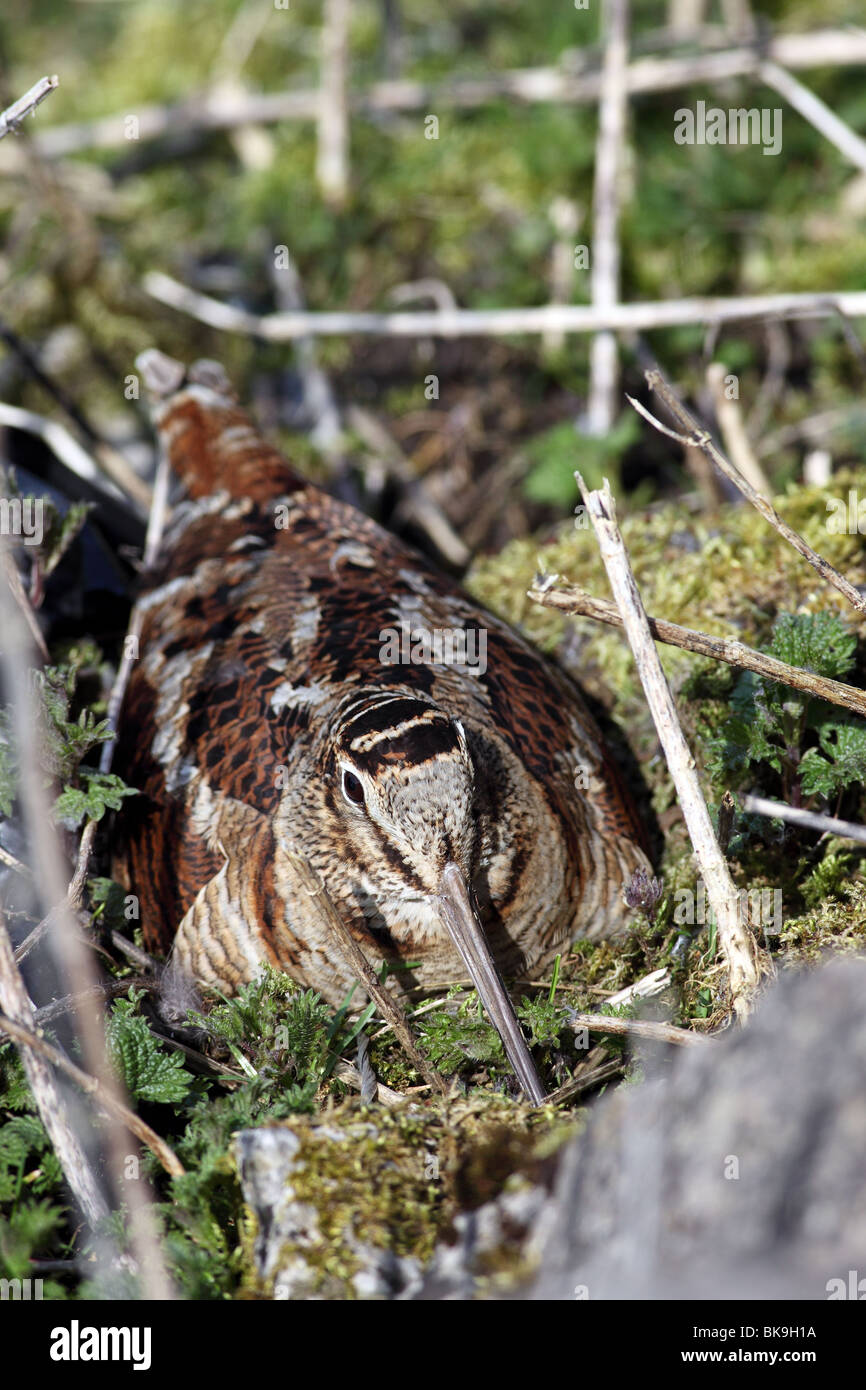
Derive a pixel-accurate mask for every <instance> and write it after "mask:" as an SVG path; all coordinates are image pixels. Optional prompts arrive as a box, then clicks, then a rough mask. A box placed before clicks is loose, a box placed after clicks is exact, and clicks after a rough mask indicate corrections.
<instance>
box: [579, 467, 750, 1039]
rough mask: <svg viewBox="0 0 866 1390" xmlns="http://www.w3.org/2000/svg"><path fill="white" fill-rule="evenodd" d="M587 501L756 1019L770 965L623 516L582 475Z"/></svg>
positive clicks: (724, 946) (731, 974)
mask: <svg viewBox="0 0 866 1390" xmlns="http://www.w3.org/2000/svg"><path fill="white" fill-rule="evenodd" d="M575 477H576V479H577V483H578V487H579V488H580V492H581V496H582V497H583V500H584V503H585V504H586V508H587V511H588V512H589V516H590V519H591V521H592V523H593V526H594V527H595V533H596V536H597V538H598V544H599V549H600V551H601V557H602V560H603V562H604V567H605V570H606V571H607V576H608V579H609V581H610V586H611V588H612V590H613V594H614V598H615V599H616V603H617V606H618V608H619V610H620V613H621V614H622V618H623V626H624V627H625V632H626V636H627V637H628V640H629V644H630V646H631V649H632V651H633V653H634V658H635V664H636V666H637V669H638V675H639V676H640V680H641V684H642V685H643V688H644V693H645V695H646V698H647V703H648V705H649V708H650V713H651V714H652V717H653V722H654V723H655V726H656V729H657V731H658V735H659V740H660V742H661V745H662V748H663V750H664V753H665V757H666V759H667V763H668V768H669V770H670V774H671V777H672V779H673V783H674V787H675V788H676V793H677V798H678V800H679V803H680V805H681V807H682V809H683V815H684V817H685V821H686V826H687V828H688V831H689V835H690V838H691V841H692V845H693V847H694V851H695V857H696V859H697V861H698V867H699V869H700V872H701V876H702V877H703V880H704V882H705V884H706V887H707V896H708V897H709V900H710V904H711V906H712V907H713V909H714V911H715V914H716V921H717V923H718V937H719V945H720V948H721V950H722V953H723V955H724V957H725V961H726V964H727V967H728V978H729V984H730V992H731V1001H732V1004H733V1008H734V1011H735V1013H736V1014H737V1016H738V1017H739V1018H741V1019H742V1018H745V1017H746V1016H747V1015H748V1014H749V1012H750V1011H751V1000H752V996H753V995H754V993H755V991H756V990H757V988H758V986H759V984H760V979H761V974H762V959H761V955H760V953H759V951H758V947H757V944H756V942H755V939H754V937H753V936H752V934H751V932H750V931H748V930H747V928H746V927H745V925H744V924H743V922H742V921H741V919H740V913H739V902H738V898H737V890H736V888H735V886H734V883H733V880H732V878H731V875H730V871H729V869H728V866H727V863H726V861H725V858H724V855H723V854H722V853H721V850H720V849H719V845H718V842H717V840H716V837H715V832H714V831H713V826H712V822H711V821H710V816H709V812H708V810H707V805H706V802H705V801H704V798H703V794H702V792H701V788H700V783H699V782H698V777H697V773H696V772H695V763H694V758H693V757H692V754H691V751H690V749H689V747H688V744H687V743H686V740H685V738H684V736H683V732H682V729H681V728H680V724H679V720H678V718H677V712H676V705H675V704H674V699H673V696H672V694H671V691H670V687H669V686H668V683H667V681H666V679H665V675H664V672H663V670H662V667H661V662H660V661H659V656H658V652H657V651H656V648H655V645H654V642H653V636H652V633H651V631H650V627H649V623H648V622H647V616H646V612H645V611H644V607H643V603H642V601H641V597H640V593H639V591H638V587H637V584H636V582H635V578H634V574H633V573H632V570H631V565H630V564H629V559H628V554H627V552H626V549H625V545H624V544H623V540H622V537H621V535H620V533H619V528H618V526H617V524H616V511H615V508H614V502H613V497H612V496H611V492H610V487H609V485H608V484H607V482H606V481H605V485H604V488H603V489H601V490H599V491H595V492H590V491H589V490H588V489H587V488H586V486H585V484H584V482H583V479H582V478H581V476H580V474H579V473H576V474H575Z"/></svg>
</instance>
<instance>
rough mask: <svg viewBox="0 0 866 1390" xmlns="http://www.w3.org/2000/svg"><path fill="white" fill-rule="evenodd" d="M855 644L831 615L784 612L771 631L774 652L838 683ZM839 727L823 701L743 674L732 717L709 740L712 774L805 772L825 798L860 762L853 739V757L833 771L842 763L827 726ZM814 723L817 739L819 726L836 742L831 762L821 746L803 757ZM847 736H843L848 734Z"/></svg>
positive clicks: (811, 788)
mask: <svg viewBox="0 0 866 1390" xmlns="http://www.w3.org/2000/svg"><path fill="white" fill-rule="evenodd" d="M856 647H857V638H856V635H855V633H853V632H852V631H851V630H850V628H849V627H848V625H847V623H846V622H845V621H844V620H843V619H842V618H840V617H838V616H837V615H836V614H834V613H806V614H795V613H782V614H781V615H780V616H779V618H778V620H777V622H776V625H775V627H774V629H773V636H772V641H771V643H770V646H769V653H770V655H772V656H775V657H777V658H778V659H779V660H780V661H785V662H787V663H788V664H789V665H791V666H797V667H799V668H800V669H801V670H805V671H811V672H812V673H814V674H816V675H820V676H827V677H830V678H831V679H834V680H838V679H840V678H842V677H844V676H846V675H847V674H848V673H849V671H850V670H851V667H852V666H853V665H854V658H855V652H856ZM841 725H845V726H846V727H849V726H848V725H847V723H846V721H845V720H843V719H839V718H838V717H837V712H836V710H835V707H834V706H832V705H828V704H827V703H826V701H824V700H816V699H814V698H813V697H812V696H810V695H808V694H806V693H805V692H803V691H799V690H792V689H791V688H790V686H786V685H782V684H780V683H779V682H777V681H770V680H767V679H765V677H763V676H758V675H756V674H755V673H754V672H753V671H745V672H744V673H743V674H742V676H740V677H739V679H738V680H737V683H736V685H735V686H734V690H733V693H732V695H731V698H730V709H729V713H728V715H727V717H726V718H725V720H724V721H723V722H722V724H721V725H720V726H719V728H718V729H717V730H716V731H715V732H714V733H712V734H711V735H710V736H709V738H708V740H707V749H708V766H709V769H710V772H711V775H712V776H713V777H715V778H718V777H720V776H721V775H722V774H725V773H732V772H733V773H738V772H739V773H743V772H744V771H745V770H746V769H747V768H748V767H749V766H750V765H751V764H757V763H764V764H766V765H768V766H769V767H771V768H773V769H774V771H776V772H777V773H785V774H786V775H787V776H788V777H793V776H798V777H801V776H802V777H803V778H804V780H803V782H802V786H803V790H804V791H805V792H806V794H807V795H813V794H816V793H818V792H819V791H822V793H823V794H825V795H826V794H828V793H827V792H825V791H824V788H825V787H831V788H832V789H836V788H838V787H841V786H847V784H848V782H850V781H853V780H854V777H855V775H856V774H855V773H854V772H853V771H852V772H851V775H850V776H849V775H848V773H847V771H846V769H847V768H848V767H849V766H850V768H851V769H853V768H854V767H855V766H857V765H858V764H857V761H856V747H855V744H854V743H852V744H850V745H849V744H847V743H845V745H844V748H845V749H849V751H850V757H845V758H843V761H842V762H841V763H840V765H839V767H838V769H837V770H836V771H835V772H834V771H833V769H832V768H831V763H836V761H837V756H836V753H837V750H836V746H835V744H836V739H835V735H833V734H829V730H831V729H838V728H839V727H840V726H841ZM850 727H853V726H850ZM810 728H812V729H816V730H818V731H819V736H820V731H821V730H822V729H827V730H828V736H829V737H830V740H831V741H830V745H828V746H827V747H826V748H825V752H827V753H828V754H829V755H830V758H829V761H828V759H827V758H824V757H822V756H821V754H820V753H819V752H818V750H817V749H810V750H809V751H808V752H806V753H804V754H803V756H802V758H801V757H800V749H801V747H802V744H803V740H804V735H805V733H806V731H807V729H810ZM848 737H849V736H848V735H847V734H846V735H845V736H844V739H848ZM855 743H856V740H855ZM839 751H840V752H841V751H843V750H842V749H841V748H840V750H839ZM840 778H844V780H840Z"/></svg>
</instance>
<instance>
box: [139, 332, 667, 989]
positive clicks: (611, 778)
mask: <svg viewBox="0 0 866 1390" xmlns="http://www.w3.org/2000/svg"><path fill="white" fill-rule="evenodd" d="M147 359H148V360H147V361H146V362H145V364H144V372H145V376H146V377H147V378H149V380H150V384H151V386H152V387H155V388H156V395H157V397H158V399H157V403H156V405H155V417H156V420H157V424H158V428H159V432H160V436H161V439H162V442H163V445H164V447H165V448H166V450H167V451H168V454H169V457H170V461H171V464H172V467H173V469H174V472H175V473H176V474H177V475H178V476H179V477H180V478H181V480H182V481H183V482H184V484H185V486H186V490H187V494H188V501H186V502H184V503H182V504H181V505H180V506H179V507H178V508H176V509H175V513H174V515H173V517H172V520H171V523H170V526H169V528H168V530H167V533H166V537H165V541H164V544H163V547H162V553H161V557H160V560H159V563H158V566H157V568H156V569H155V571H154V572H153V573H152V574H151V575H150V576H148V580H147V587H146V589H145V591H144V593H143V595H142V598H141V600H140V603H141V607H142V612H143V628H142V634H141V641H140V655H139V659H138V661H137V662H136V663H135V666H134V669H133V674H132V678H131V681H130V684H129V689H128V693H127V697H126V700H125V704H124V709H123V716H122V722H121V737H120V742H119V745H118V750H117V755H116V763H115V766H116V767H117V770H118V771H119V772H120V773H121V774H122V775H123V776H124V778H125V779H126V780H127V781H128V782H129V783H130V784H131V785H132V786H135V787H137V788H138V789H139V791H140V793H141V795H140V796H139V797H137V798H134V799H132V800H131V801H129V802H127V803H126V806H125V810H124V814H123V817H122V823H121V848H120V851H119V855H118V860H117V863H116V867H115V873H116V876H118V877H119V878H121V880H122V881H124V882H125V883H126V884H127V886H128V888H129V890H130V891H131V892H133V893H135V894H136V895H137V896H138V898H139V901H140V910H141V922H142V927H143V933H144V939H145V941H146V943H147V944H148V946H149V947H150V948H151V949H154V950H159V951H167V950H168V949H169V947H170V946H171V944H172V940H173V938H174V936H175V933H176V931H177V929H178V927H179V926H180V925H181V924H183V933H184V940H185V941H186V940H187V938H188V937H190V936H192V937H193V938H194V940H193V942H192V945H191V946H190V945H189V944H187V947H186V950H187V960H188V961H189V962H190V963H191V968H197V967H200V970H199V973H201V974H202V975H204V977H205V978H215V979H219V980H220V982H221V983H222V984H223V985H225V986H226V987H228V988H233V987H235V986H236V985H237V984H238V983H239V982H240V981H241V980H242V979H244V978H249V977H250V976H251V975H252V974H253V973H255V970H256V968H257V966H258V964H260V963H261V961H262V960H263V959H269V960H271V961H272V962H273V963H275V964H278V965H280V966H282V967H283V968H284V969H286V970H287V971H288V972H289V973H290V974H293V975H294V976H295V977H296V978H298V979H300V980H301V981H302V982H304V983H307V984H310V985H312V986H313V987H315V988H318V989H319V990H320V991H321V992H322V993H323V994H325V996H326V997H329V998H332V999H336V998H338V997H341V993H342V991H343V989H344V986H345V983H346V980H347V979H348V978H349V974H347V969H346V968H345V967H343V966H342V965H341V964H340V963H339V962H338V961H337V960H336V959H335V956H336V955H337V953H336V952H335V951H334V950H333V949H330V948H329V944H328V943H327V942H324V941H322V940H321V933H320V927H319V926H318V925H316V924H314V923H313V922H312V920H311V919H308V920H307V921H305V920H304V911H303V904H302V902H301V905H300V906H299V899H298V896H297V894H296V893H295V890H294V887H293V885H292V883H291V882H290V879H289V876H288V871H287V870H284V869H283V868H281V858H280V846H281V844H284V843H285V841H286V838H287V836H289V835H292V836H295V837H296V839H297V843H298V845H299V847H300V848H301V849H302V850H303V852H304V853H305V854H306V855H307V857H308V858H309V859H310V861H311V863H312V864H313V865H314V867H315V868H316V869H317V870H318V872H319V873H320V875H321V877H322V878H323V879H324V881H325V883H326V885H327V886H328V888H329V890H330V891H331V894H332V896H333V897H334V900H335V902H336V904H337V907H338V909H339V910H340V912H341V914H342V915H343V916H344V918H345V919H346V921H347V922H348V924H349V926H350V927H351V929H352V930H353V932H354V933H355V935H356V936H357V938H358V939H359V941H361V943H362V944H363V945H365V946H366V948H367V949H368V950H369V952H370V954H371V955H372V956H373V957H375V958H380V957H383V956H400V957H403V958H408V959H411V960H412V961H413V962H416V964H415V965H414V966H413V970H414V978H416V979H417V980H418V981H419V982H420V983H422V984H424V983H430V984H432V983H439V982H441V981H443V980H447V979H449V978H452V979H453V978H461V977H462V976H463V975H464V974H465V971H464V970H463V968H462V965H461V962H460V960H459V958H458V957H457V956H456V954H455V952H454V951H453V948H452V947H451V945H450V943H449V942H448V941H442V940H440V939H439V938H436V937H434V936H432V935H431V934H430V932H429V931H428V930H427V929H426V928H425V927H424V926H423V924H422V923H419V925H418V926H417V928H416V929H414V931H413V928H412V925H411V923H412V921H413V920H414V919H412V917H411V914H409V916H406V915H405V913H404V918H405V922H406V923H407V925H406V930H405V931H402V928H401V927H400V922H401V921H403V920H404V919H403V918H399V920H398V918H395V919H394V920H393V921H392V920H391V916H390V915H389V911H385V910H384V909H383V911H384V917H382V916H380V915H378V914H379V907H377V906H376V904H375V903H374V904H373V906H372V908H371V906H370V903H369V902H368V901H367V900H366V899H365V889H366V891H367V897H369V896H370V894H371V893H372V896H373V897H375V895H376V889H375V875H374V876H373V886H372V889H371V879H370V875H369V874H365V873H364V872H362V871H361V870H359V867H358V865H357V864H356V863H355V864H353V862H352V850H351V847H350V846H349V845H348V844H347V843H346V841H345V838H344V837H342V836H341V834H340V833H339V827H338V825H337V823H336V822H335V821H334V820H333V818H329V811H328V808H329V806H333V802H332V801H331V800H329V798H330V795H331V794H330V792H328V791H327V789H323V786H322V784H323V782H324V781H326V780H327V770H328V768H329V766H330V764H329V763H328V756H329V755H328V752H327V750H328V748H329V747H330V744H331V742H332V741H333V738H334V734H335V729H336V727H337V725H338V724H339V721H340V719H341V718H342V719H344V718H345V711H346V709H347V708H351V705H352V700H353V698H354V696H356V695H357V696H358V698H359V699H361V698H364V699H366V700H367V701H368V702H369V701H371V700H372V701H373V704H372V705H371V706H370V707H371V708H372V709H375V708H378V707H381V709H382V710H383V711H387V718H390V720H391V723H392V724H396V725H399V720H400V719H401V718H402V720H403V725H402V726H399V727H405V728H414V727H415V726H416V725H418V722H419V721H418V719H416V718H414V716H413V715H412V710H413V708H414V705H413V703H412V702H413V701H416V700H417V701H421V702H423V708H424V709H426V708H428V707H429V708H430V709H432V710H442V711H444V712H445V713H446V714H447V716H448V717H449V718H450V719H451V720H454V721H459V725H460V728H461V730H463V731H465V735H466V739H467V740H468V746H469V750H470V754H471V759H472V764H473V767H474V770H475V781H476V783H477V791H476V795H477V811H476V814H477V816H478V818H479V824H482V825H483V835H482V841H481V842H480V843H481V844H482V848H481V849H480V850H479V856H480V857H479V860H478V863H479V865H480V866H481V867H483V871H484V872H483V874H481V868H479V875H480V876H481V877H484V879H485V883H484V885H483V887H482V888H479V887H478V885H476V888H478V892H479V901H480V902H482V905H485V899H486V905H485V912H486V916H487V919H488V922H489V932H490V939H491V943H492V945H493V947H494V950H495V953H496V955H497V958H498V959H499V961H500V963H501V965H502V967H503V968H504V969H505V970H506V971H509V972H511V973H514V974H520V973H523V972H524V971H537V970H539V969H541V968H543V966H544V965H545V964H546V963H547V962H548V961H549V960H550V959H551V958H552V956H553V955H554V953H555V952H556V951H557V950H560V949H562V947H563V945H564V944H565V943H566V942H567V941H568V940H569V939H570V938H572V937H573V936H575V935H577V934H582V935H602V934H605V935H607V934H611V933H613V932H615V931H616V930H618V929H619V928H620V927H621V926H622V923H623V918H624V913H625V908H624V905H623V902H622V887H623V884H624V883H627V882H628V880H629V879H630V877H631V875H632V872H633V870H634V869H635V868H636V867H638V866H645V865H646V859H645V855H644V852H643V849H642V848H641V843H640V841H641V835H640V830H639V828H638V826H637V824H636V821H635V817H634V814H633V811H632V808H631V805H630V803H629V800H628V798H627V796H626V795H625V794H624V792H623V791H622V789H621V786H620V782H619V778H618V776H617V774H616V771H615V769H614V767H613V766H612V764H611V762H610V760H609V757H608V755H607V753H606V751H605V749H604V747H603V745H602V742H601V739H600V736H599V733H598V730H597V728H596V727H595V725H594V723H593V721H592V719H591V717H590V716H589V714H588V712H587V710H586V708H585V705H584V703H583V700H582V698H581V697H580V695H579V693H578V691H577V689H576V688H575V687H574V685H573V684H572V683H571V682H570V681H568V680H567V679H566V678H565V677H564V676H563V675H562V674H561V673H560V672H559V671H558V670H557V669H555V668H554V667H553V666H552V665H551V664H550V663H549V662H547V661H546V660H544V659H543V658H542V657H541V656H540V655H539V654H538V653H536V652H535V651H534V650H533V649H532V648H531V647H529V646H528V645H527V643H526V642H524V641H523V639H522V638H521V637H520V636H519V635H517V634H516V633H515V632H514V631H513V630H512V629H511V628H509V627H508V626H507V625H506V624H505V623H503V622H501V621H500V620H498V619H497V618H495V617H493V616H491V615H490V614H489V613H487V612H485V611H484V610H483V609H481V608H480V607H478V606H477V605H476V604H474V603H473V602H472V601H471V600H470V599H469V598H468V597H467V596H466V594H465V593H464V592H463V591H462V590H461V589H460V588H459V587H458V586H457V585H456V584H454V583H453V582H452V581H451V580H449V579H447V578H445V577H443V576H442V575H441V574H439V573H438V572H437V571H436V569H435V568H434V567H433V566H432V565H431V564H430V563H429V562H428V561H427V560H425V559H424V558H423V557H422V556H420V555H419V554H417V553H416V552H415V551H413V550H412V549H410V548H409V547H407V546H405V545H403V544H402V543H401V542H400V541H398V540H397V539H395V538H394V537H393V536H391V535H390V534H389V533H387V532H386V531H384V530H383V529H382V528H381V527H379V526H377V525H375V524H374V523H373V522H372V521H370V520H369V519H368V518H367V517H365V516H364V515H362V514H361V513H360V512H358V511H357V510H355V509H354V508H352V507H350V506H347V505H345V504H343V503H341V502H338V501H336V500H334V499H333V498H331V497H330V496H328V495H327V494H325V493H323V492H322V491H320V490H319V489H317V488H315V487H313V486H312V485H309V484H308V483H306V482H305V481H304V480H303V479H302V478H300V477H299V476H298V475H297V474H296V473H295V472H294V471H293V470H292V469H291V467H290V466H289V465H288V463H286V461H285V460H284V459H283V458H282V456H281V455H280V454H279V453H278V452H277V451H276V450H275V449H273V448H272V447H271V446H270V445H268V444H267V443H266V442H265V441H264V440H263V439H262V438H261V437H260V436H259V435H258V433H257V431H256V430H255V427H254V426H253V425H252V424H251V422H250V421H249V419H248V417H247V416H246V415H245V414H244V413H243V412H242V411H241V410H240V409H239V408H238V406H237V404H236V402H235V400H234V397H233V395H232V393H231V391H230V388H229V386H228V383H227V382H226V381H225V378H224V377H223V376H222V374H221V372H220V370H219V369H218V368H216V367H215V366H214V365H213V364H196V366H195V367H193V368H191V369H190V371H189V373H188V374H187V375H184V374H183V369H182V368H180V367H179V366H178V365H177V364H173V363H170V361H169V359H165V358H162V357H161V356H160V355H158V354H148V355H147ZM377 692H381V694H382V696H390V697H391V698H390V699H388V700H385V699H380V698H379V695H378V694H377ZM377 701H378V705H377V703H376V702H377ZM356 703H357V701H356ZM419 707H420V706H419ZM373 717H374V716H373V715H370V716H367V718H368V727H372V725H370V723H369V721H370V719H371V718H373ZM387 718H386V715H385V714H384V713H383V714H382V715H381V716H380V723H382V724H383V727H384V725H385V724H387ZM422 722H423V720H422ZM398 733H399V728H398ZM377 737H380V734H378V733H375V732H374V734H373V735H372V739H373V741H374V740H375V738H377ZM381 737H384V735H381ZM389 852H390V851H389V847H388V846H384V847H383V850H382V853H383V855H387V853H389ZM393 873H394V874H397V875H399V865H396V866H394V867H393ZM383 881H384V880H383ZM208 885H211V887H208ZM395 924H396V925H395ZM211 938H213V943H212V942H211ZM202 941H203V942H204V945H202V944H201V943H202ZM208 962H209V965H207V968H205V966H206V964H207V963H208Z"/></svg>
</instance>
